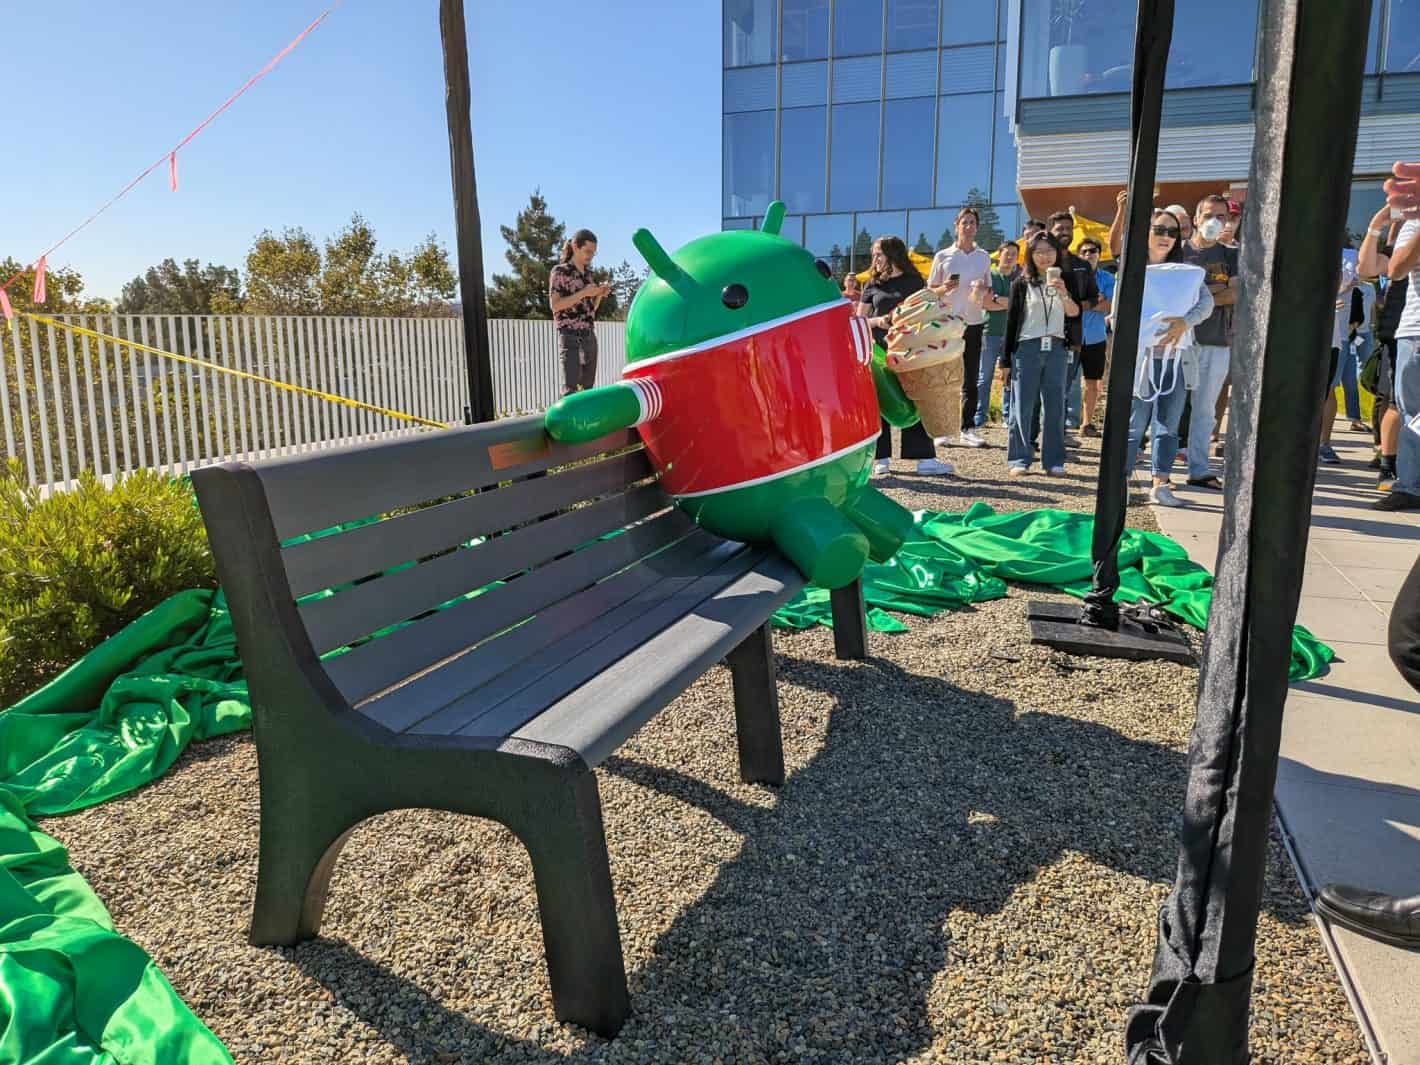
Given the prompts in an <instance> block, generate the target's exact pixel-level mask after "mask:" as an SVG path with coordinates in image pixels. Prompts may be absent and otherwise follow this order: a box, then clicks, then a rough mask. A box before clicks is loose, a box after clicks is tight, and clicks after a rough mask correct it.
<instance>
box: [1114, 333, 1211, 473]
mask: <svg viewBox="0 0 1420 1065" xmlns="http://www.w3.org/2000/svg"><path fill="white" fill-rule="evenodd" d="M1147 357H1148V356H1146V358H1147ZM1167 381H1168V382H1171V383H1172V387H1171V388H1170V390H1169V391H1168V392H1165V393H1164V394H1163V395H1161V396H1159V397H1157V398H1156V399H1153V400H1146V399H1140V398H1139V397H1138V396H1135V397H1134V405H1133V407H1132V408H1131V409H1130V411H1129V465H1128V468H1129V469H1131V470H1132V469H1133V468H1134V463H1135V462H1137V461H1138V460H1139V441H1140V440H1142V439H1143V438H1144V428H1145V427H1146V426H1147V427H1148V429H1149V465H1150V467H1151V468H1152V469H1153V471H1154V476H1155V477H1168V475H1169V474H1170V473H1172V472H1173V462H1174V457H1175V455H1177V454H1178V421H1179V419H1180V418H1182V417H1183V404H1184V401H1185V400H1186V399H1188V389H1186V388H1184V386H1183V373H1182V371H1180V372H1179V374H1178V376H1177V377H1175V376H1174V375H1173V374H1172V372H1169V373H1168V374H1167ZM1204 421H1205V422H1208V424H1209V426H1210V428H1211V425H1212V423H1211V421H1209V419H1207V418H1205V419H1204Z"/></svg>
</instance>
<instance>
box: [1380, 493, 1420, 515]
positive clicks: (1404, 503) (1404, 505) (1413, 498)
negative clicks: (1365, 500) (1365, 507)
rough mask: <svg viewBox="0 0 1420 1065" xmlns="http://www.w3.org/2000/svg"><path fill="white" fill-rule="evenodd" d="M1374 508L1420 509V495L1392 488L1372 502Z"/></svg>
mask: <svg viewBox="0 0 1420 1065" xmlns="http://www.w3.org/2000/svg"><path fill="white" fill-rule="evenodd" d="M1371 509H1372V510H1416V509H1420V496H1417V495H1412V494H1411V493H1409V492H1397V491H1395V490H1394V489H1392V490H1391V491H1390V492H1388V493H1386V494H1385V495H1383V496H1381V497H1380V498H1379V499H1377V500H1376V501H1375V502H1374V503H1372V504H1371Z"/></svg>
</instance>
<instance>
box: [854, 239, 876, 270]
mask: <svg viewBox="0 0 1420 1065" xmlns="http://www.w3.org/2000/svg"><path fill="white" fill-rule="evenodd" d="M872 261H873V238H872V236H871V235H869V233H868V231H867V230H866V229H860V230H858V235H857V236H856V237H854V238H853V270H854V271H855V272H857V273H862V272H863V271H864V270H866V269H867V268H868V267H869V265H870V264H871V263H872Z"/></svg>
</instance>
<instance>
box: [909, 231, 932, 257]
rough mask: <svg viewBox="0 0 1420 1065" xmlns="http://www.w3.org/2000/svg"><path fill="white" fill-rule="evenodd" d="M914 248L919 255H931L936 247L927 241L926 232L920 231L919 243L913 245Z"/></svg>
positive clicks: (918, 235)
mask: <svg viewBox="0 0 1420 1065" xmlns="http://www.w3.org/2000/svg"><path fill="white" fill-rule="evenodd" d="M912 250H913V251H915V252H916V253H917V254H918V255H931V254H932V253H933V251H935V250H936V249H934V248H933V247H932V245H930V244H928V243H927V234H926V233H918V234H917V243H916V244H914V245H912Z"/></svg>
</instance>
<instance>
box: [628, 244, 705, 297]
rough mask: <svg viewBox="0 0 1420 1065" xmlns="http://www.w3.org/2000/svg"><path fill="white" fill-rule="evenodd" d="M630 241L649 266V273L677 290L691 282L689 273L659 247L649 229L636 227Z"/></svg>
mask: <svg viewBox="0 0 1420 1065" xmlns="http://www.w3.org/2000/svg"><path fill="white" fill-rule="evenodd" d="M631 243H632V244H634V245H636V250H637V251H639V252H640V253H641V257H642V258H643V259H645V260H646V265H647V266H649V267H650V268H651V273H653V274H655V275H656V276H657V277H659V278H660V279H661V280H662V281H664V282H665V283H666V284H668V285H670V286H671V288H673V289H675V290H676V291H677V292H680V291H682V290H683V289H684V288H686V287H688V286H690V285H691V284H693V282H692V281H691V278H690V275H689V274H687V273H686V272H685V271H684V270H682V269H681V268H680V267H679V266H677V265H676V262H675V260H674V259H672V258H671V257H670V253H669V252H667V251H666V249H665V248H663V247H661V242H660V241H658V240H657V239H656V238H655V237H653V236H652V235H651V231H650V230H649V229H638V230H637V231H636V232H635V233H633V234H632V235H631Z"/></svg>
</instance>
